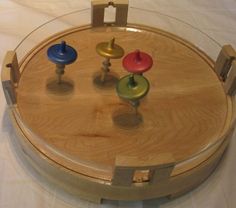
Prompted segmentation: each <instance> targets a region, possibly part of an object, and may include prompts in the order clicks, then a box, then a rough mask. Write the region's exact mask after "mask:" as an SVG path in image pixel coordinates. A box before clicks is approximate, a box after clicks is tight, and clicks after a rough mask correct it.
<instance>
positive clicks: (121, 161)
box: [112, 153, 175, 186]
mask: <svg viewBox="0 0 236 208" xmlns="http://www.w3.org/2000/svg"><path fill="white" fill-rule="evenodd" d="M174 166H175V160H174V158H173V157H172V155H171V154H169V153H166V154H160V155H149V156H147V157H144V158H138V157H133V156H117V158H116V162H115V167H114V172H113V179H112V185H118V186H119V185H120V186H131V185H132V184H133V183H134V182H135V174H136V173H138V172H139V171H143V172H144V173H148V174H147V177H148V178H146V179H145V182H148V183H149V184H156V183H159V182H160V181H163V180H168V179H169V178H170V175H171V172H172V170H173V169H174Z"/></svg>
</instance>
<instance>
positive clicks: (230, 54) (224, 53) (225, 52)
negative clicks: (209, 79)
mask: <svg viewBox="0 0 236 208" xmlns="http://www.w3.org/2000/svg"><path fill="white" fill-rule="evenodd" d="M235 58H236V52H235V50H234V49H233V47H232V46H231V45H224V46H223V47H222V49H221V51H220V53H219V55H218V58H217V60H216V64H215V72H216V73H217V75H218V76H220V77H222V79H223V81H224V80H226V78H227V75H228V72H229V70H230V67H231V63H232V61H233V60H234V59H235Z"/></svg>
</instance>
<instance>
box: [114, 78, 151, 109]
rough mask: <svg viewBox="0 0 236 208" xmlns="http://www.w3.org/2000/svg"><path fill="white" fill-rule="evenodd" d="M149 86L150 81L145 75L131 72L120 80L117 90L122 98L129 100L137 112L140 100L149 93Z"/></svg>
mask: <svg viewBox="0 0 236 208" xmlns="http://www.w3.org/2000/svg"><path fill="white" fill-rule="evenodd" d="M149 88H150V85H149V82H148V80H147V79H146V78H145V77H143V76H141V75H137V74H130V75H127V76H125V77H122V78H121V79H120V80H119V81H118V83H117V86H116V92H117V94H118V96H119V97H120V98H122V99H124V100H128V101H129V102H130V103H131V104H132V106H133V107H134V108H135V110H136V112H137V108H138V106H139V100H140V99H141V98H143V97H144V96H145V95H147V93H148V91H149Z"/></svg>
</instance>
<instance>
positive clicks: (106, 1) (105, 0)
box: [91, 0, 128, 27]
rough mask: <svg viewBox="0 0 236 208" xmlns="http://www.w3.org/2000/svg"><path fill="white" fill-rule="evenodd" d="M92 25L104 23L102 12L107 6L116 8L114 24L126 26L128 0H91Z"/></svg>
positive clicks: (96, 25)
mask: <svg viewBox="0 0 236 208" xmlns="http://www.w3.org/2000/svg"><path fill="white" fill-rule="evenodd" d="M91 4H92V14H91V17H92V20H91V22H92V26H93V27H98V26H103V25H104V23H105V22H104V12H105V8H106V7H108V6H110V5H111V6H113V7H115V8H116V18H115V22H114V24H115V25H117V26H126V24H127V16H128V0H112V1H110V0H92V1H91Z"/></svg>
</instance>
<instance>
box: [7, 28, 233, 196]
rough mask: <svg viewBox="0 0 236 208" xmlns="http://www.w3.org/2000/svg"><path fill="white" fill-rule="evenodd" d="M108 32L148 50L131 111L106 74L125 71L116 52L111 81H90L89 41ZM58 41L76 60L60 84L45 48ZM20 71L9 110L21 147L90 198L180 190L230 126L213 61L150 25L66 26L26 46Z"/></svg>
mask: <svg viewBox="0 0 236 208" xmlns="http://www.w3.org/2000/svg"><path fill="white" fill-rule="evenodd" d="M112 37H115V38H116V43H117V44H119V45H120V46H122V47H123V48H124V50H125V52H126V53H129V52H132V51H134V50H136V49H139V50H141V51H144V52H146V53H149V54H150V55H151V56H152V58H153V61H154V63H153V67H152V69H151V70H150V71H148V72H147V73H145V77H146V78H147V79H148V80H149V81H150V92H149V94H148V95H147V96H146V97H145V98H144V99H143V100H142V101H141V105H140V108H139V113H138V115H135V114H134V112H133V109H132V107H131V106H130V105H129V104H128V103H126V102H124V101H122V100H120V99H119V97H118V96H117V94H116V92H115V86H114V80H116V79H119V78H120V77H122V76H124V75H127V72H126V71H125V70H124V69H123V68H122V64H121V63H122V62H121V60H120V59H119V60H112V66H111V74H112V75H113V77H115V79H114V78H113V79H111V76H108V79H107V82H106V83H107V84H105V85H100V84H99V83H98V82H97V80H98V78H99V76H100V68H101V64H102V61H103V59H102V58H101V57H99V55H98V54H97V53H96V51H95V47H96V45H97V43H99V42H104V41H108V40H110V39H111V38H112ZM61 40H64V41H66V42H67V43H68V44H69V45H71V46H73V47H74V48H75V49H76V50H77V51H78V59H77V61H76V62H75V63H74V64H71V65H69V66H67V67H66V72H65V75H63V77H62V79H63V83H62V84H61V85H58V84H57V82H56V74H55V66H54V65H53V64H52V63H51V62H50V61H48V59H47V49H48V48H49V47H50V46H51V45H53V44H56V43H59V42H60V41H61ZM20 72H21V74H20V79H19V81H18V84H17V86H16V94H17V96H16V105H15V106H14V110H13V111H12V118H13V121H14V124H15V127H16V129H17V130H18V132H19V135H20V139H19V141H18V142H19V143H20V145H21V148H22V149H23V150H24V151H26V152H28V155H27V156H26V157H27V158H28V160H30V161H31V162H33V163H34V166H35V168H36V169H39V170H40V171H41V172H43V173H44V174H46V175H47V177H50V178H54V179H53V180H57V183H58V181H60V183H63V185H62V186H67V187H69V188H68V189H70V191H72V190H73V191H72V192H74V193H75V192H76V193H78V194H79V195H80V196H82V197H85V198H87V199H90V200H94V201H98V200H101V199H102V198H107V199H121V200H123V199H124V200H135V199H147V198H153V197H159V196H166V195H172V196H174V195H176V194H181V193H184V192H186V191H187V190H190V189H192V188H193V187H195V186H196V185H198V184H199V183H200V182H201V181H203V180H204V179H205V178H206V177H207V176H208V175H209V174H210V173H211V172H212V171H213V170H214V168H215V166H216V164H217V162H218V161H219V159H220V157H221V155H222V153H223V152H224V149H225V147H226V146H227V143H228V138H229V135H230V133H231V132H232V131H231V130H232V128H231V127H232V121H233V108H232V100H231V98H230V97H229V96H228V95H226V93H225V91H224V88H223V84H222V81H221V80H220V79H219V78H218V76H217V74H216V73H215V71H214V62H213V61H212V60H211V59H210V58H209V57H208V56H207V55H206V54H205V53H204V52H203V51H201V50H199V49H198V48H197V47H195V46H194V45H192V44H191V43H189V42H187V41H186V40H183V39H181V38H180V37H178V36H175V35H173V34H170V33H168V32H165V31H162V30H159V29H156V28H151V27H146V26H141V25H134V24H132V25H131V24H130V25H127V26H126V27H121V26H106V27H91V26H90V25H89V26H83V27H78V28H73V29H70V30H66V31H64V32H62V33H59V34H56V35H54V36H52V37H50V38H48V39H47V40H45V41H44V42H42V43H41V44H39V45H38V46H36V47H35V48H34V49H33V50H31V51H30V53H29V54H28V55H27V56H26V57H25V58H24V60H23V61H22V62H21V63H20ZM29 155H30V156H29ZM35 164H36V165H35ZM65 177H66V179H65ZM65 184H66V185H65ZM180 184H181V185H180ZM127 193H129V194H127Z"/></svg>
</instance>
